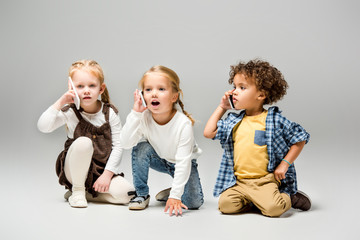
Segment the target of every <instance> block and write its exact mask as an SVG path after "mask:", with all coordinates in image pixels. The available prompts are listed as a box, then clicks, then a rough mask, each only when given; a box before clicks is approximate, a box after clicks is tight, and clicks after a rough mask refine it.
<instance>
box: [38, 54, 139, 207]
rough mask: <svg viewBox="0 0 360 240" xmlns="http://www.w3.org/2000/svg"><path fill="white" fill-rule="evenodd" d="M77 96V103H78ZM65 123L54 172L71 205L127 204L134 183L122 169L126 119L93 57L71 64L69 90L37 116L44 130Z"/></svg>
mask: <svg viewBox="0 0 360 240" xmlns="http://www.w3.org/2000/svg"><path fill="white" fill-rule="evenodd" d="M71 81H72V82H73V85H72V83H71ZM72 86H74V88H75V89H74V88H73V87H72ZM77 96H78V97H79V100H80V106H78V107H77V106H76V105H75V104H74V101H75V99H76V98H77ZM99 96H101V100H99ZM63 125H65V126H66V131H67V140H66V142H65V147H64V150H63V151H62V152H61V153H60V155H59V156H58V159H57V162H56V173H57V175H58V177H59V183H60V184H61V185H64V186H65V187H66V188H67V189H68V190H69V191H68V192H66V194H65V196H64V197H65V199H67V200H68V201H69V204H70V206H71V207H75V208H84V207H87V205H88V204H87V201H96V202H106V203H114V204H127V203H128V202H129V200H130V199H131V197H133V196H131V193H134V187H133V186H132V184H131V183H129V182H128V181H127V180H126V179H125V178H124V177H123V174H122V173H121V169H120V161H121V158H122V153H123V150H122V148H121V147H120V131H121V129H122V125H121V121H120V118H119V116H118V111H117V109H116V108H115V107H114V106H113V105H112V104H111V103H110V97H109V92H108V90H107V87H106V84H105V83H104V73H103V70H102V68H101V67H100V65H99V64H98V63H97V62H96V61H94V60H81V61H77V62H74V63H73V64H72V65H71V67H70V70H69V80H68V90H67V91H66V92H65V94H63V95H62V96H61V97H60V98H59V99H58V100H57V101H56V102H55V103H54V104H53V105H52V106H50V107H49V108H48V109H47V110H46V111H45V112H44V113H43V114H42V115H41V117H40V119H39V121H38V128H39V130H40V131H41V132H44V133H49V132H52V131H54V130H55V129H57V128H59V127H61V126H63Z"/></svg>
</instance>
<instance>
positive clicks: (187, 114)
mask: <svg viewBox="0 0 360 240" xmlns="http://www.w3.org/2000/svg"><path fill="white" fill-rule="evenodd" d="M178 103H179V105H180V107H181V110H182V111H183V113H184V114H185V115H186V116H187V117H188V118H189V119H190V121H191V124H192V125H194V124H195V119H193V118H192V117H191V115H190V114H189V113H188V112H187V111H185V110H184V104H183V102H182V101H181V100H180V98H179V99H178Z"/></svg>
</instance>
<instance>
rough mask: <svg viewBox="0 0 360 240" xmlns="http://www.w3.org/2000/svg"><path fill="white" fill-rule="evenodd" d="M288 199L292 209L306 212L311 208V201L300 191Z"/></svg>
mask: <svg viewBox="0 0 360 240" xmlns="http://www.w3.org/2000/svg"><path fill="white" fill-rule="evenodd" d="M290 198H291V207H292V208H295V209H300V210H303V211H307V210H309V209H310V208H311V200H310V198H309V196H308V195H306V194H305V193H303V192H301V191H298V192H297V193H295V194H294V195H291V196H290Z"/></svg>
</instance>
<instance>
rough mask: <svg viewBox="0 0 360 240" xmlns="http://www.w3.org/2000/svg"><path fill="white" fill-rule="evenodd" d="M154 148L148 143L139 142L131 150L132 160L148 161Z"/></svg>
mask: <svg viewBox="0 0 360 240" xmlns="http://www.w3.org/2000/svg"><path fill="white" fill-rule="evenodd" d="M153 152H154V148H153V147H152V146H151V144H150V143H148V142H140V143H138V144H137V145H136V146H135V147H133V149H132V153H131V155H132V160H133V161H134V160H135V161H137V160H149V159H150V158H149V155H152V153H153Z"/></svg>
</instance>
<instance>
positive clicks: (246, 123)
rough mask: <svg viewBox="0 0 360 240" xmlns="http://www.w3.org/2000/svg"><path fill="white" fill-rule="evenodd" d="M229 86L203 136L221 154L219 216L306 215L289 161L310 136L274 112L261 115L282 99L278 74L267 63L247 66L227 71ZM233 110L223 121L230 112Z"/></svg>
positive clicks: (284, 85) (305, 203) (305, 200)
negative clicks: (251, 209) (256, 212)
mask: <svg viewBox="0 0 360 240" xmlns="http://www.w3.org/2000/svg"><path fill="white" fill-rule="evenodd" d="M229 83H230V84H232V85H233V86H234V89H233V90H230V91H227V92H225V94H224V96H223V97H222V98H221V101H220V104H219V106H218V107H217V108H216V110H215V111H214V113H213V114H212V115H211V117H210V118H209V120H208V122H207V124H206V126H205V129H204V136H205V137H207V138H212V139H218V140H220V143H221V145H222V148H223V149H224V154H223V158H222V161H221V165H220V169H219V174H218V177H217V181H216V185H215V189H214V196H219V195H220V198H219V203H218V204H219V210H220V211H221V212H222V213H225V214H232V213H240V212H244V211H246V210H248V209H249V207H250V206H255V207H257V208H258V209H259V210H260V211H261V213H262V214H263V215H265V216H270V217H277V216H280V215H282V214H283V213H284V212H286V211H287V210H289V209H290V208H291V207H293V208H298V209H301V210H304V211H306V210H308V209H310V207H311V202H310V199H309V198H308V196H306V194H304V193H302V192H300V191H298V190H297V182H296V172H295V166H294V161H295V159H296V158H297V157H298V156H299V154H300V152H301V151H302V149H303V147H304V145H305V144H306V143H307V142H308V141H309V138H310V135H309V133H307V132H306V131H305V129H304V128H302V127H301V126H300V125H299V124H297V123H295V122H292V121H289V120H288V119H286V118H285V117H283V116H282V115H281V111H280V110H279V108H278V107H276V106H273V107H269V108H268V110H265V109H264V105H265V104H273V103H275V102H277V101H278V100H280V99H282V97H283V96H284V95H285V94H286V89H287V88H288V84H287V82H286V81H285V79H284V77H283V75H282V74H281V72H280V71H279V70H278V69H276V68H275V67H273V66H272V65H270V64H269V63H268V62H266V61H262V60H258V59H255V60H252V61H249V62H247V63H243V62H240V63H239V64H238V65H235V66H231V71H230V79H229ZM229 99H232V104H233V107H234V108H235V109H236V110H240V109H242V111H241V112H240V113H234V112H232V113H230V114H228V116H227V117H226V118H225V119H222V117H223V115H224V114H225V112H226V111H227V110H229V109H230V108H231V104H230V101H229Z"/></svg>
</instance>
